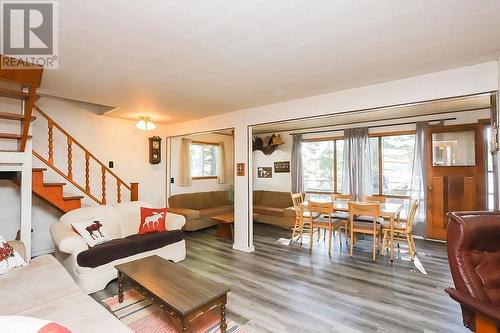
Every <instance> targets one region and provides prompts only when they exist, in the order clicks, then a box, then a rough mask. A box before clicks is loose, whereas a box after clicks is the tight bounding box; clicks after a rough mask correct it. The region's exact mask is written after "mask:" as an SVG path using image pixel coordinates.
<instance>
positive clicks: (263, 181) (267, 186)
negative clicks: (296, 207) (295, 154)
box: [252, 132, 292, 192]
mask: <svg viewBox="0 0 500 333" xmlns="http://www.w3.org/2000/svg"><path fill="white" fill-rule="evenodd" d="M275 134H279V135H280V136H281V139H282V140H283V142H284V144H282V145H280V146H278V149H277V150H275V151H274V152H273V153H272V154H271V155H265V154H264V153H263V152H262V151H260V150H256V151H254V152H253V153H252V158H253V168H252V172H253V190H254V191H257V190H265V191H280V192H290V191H291V189H292V178H291V176H290V173H289V172H287V173H276V172H274V162H283V161H288V162H291V160H292V136H291V135H289V132H276V133H275ZM268 135H270V134H264V135H257V136H258V137H260V138H262V139H264V138H265V137H266V136H268ZM258 167H271V168H272V169H273V177H272V178H258V177H257V168H258Z"/></svg>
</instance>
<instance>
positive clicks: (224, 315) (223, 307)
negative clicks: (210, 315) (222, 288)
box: [220, 304, 227, 333]
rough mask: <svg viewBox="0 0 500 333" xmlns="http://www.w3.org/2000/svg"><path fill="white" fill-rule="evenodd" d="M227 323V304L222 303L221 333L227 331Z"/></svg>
mask: <svg viewBox="0 0 500 333" xmlns="http://www.w3.org/2000/svg"><path fill="white" fill-rule="evenodd" d="M226 330H227V323H226V304H222V305H221V307H220V331H221V333H226Z"/></svg>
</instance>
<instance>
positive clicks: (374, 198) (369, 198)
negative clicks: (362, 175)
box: [359, 195, 385, 203]
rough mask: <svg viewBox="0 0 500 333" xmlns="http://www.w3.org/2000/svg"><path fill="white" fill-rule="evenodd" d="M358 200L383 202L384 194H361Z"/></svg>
mask: <svg viewBox="0 0 500 333" xmlns="http://www.w3.org/2000/svg"><path fill="white" fill-rule="evenodd" d="M359 201H362V202H380V203H384V202H385V195H361V196H360V197H359Z"/></svg>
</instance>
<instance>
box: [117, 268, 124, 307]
mask: <svg viewBox="0 0 500 333" xmlns="http://www.w3.org/2000/svg"><path fill="white" fill-rule="evenodd" d="M118 302H119V303H122V302H123V273H122V272H118Z"/></svg>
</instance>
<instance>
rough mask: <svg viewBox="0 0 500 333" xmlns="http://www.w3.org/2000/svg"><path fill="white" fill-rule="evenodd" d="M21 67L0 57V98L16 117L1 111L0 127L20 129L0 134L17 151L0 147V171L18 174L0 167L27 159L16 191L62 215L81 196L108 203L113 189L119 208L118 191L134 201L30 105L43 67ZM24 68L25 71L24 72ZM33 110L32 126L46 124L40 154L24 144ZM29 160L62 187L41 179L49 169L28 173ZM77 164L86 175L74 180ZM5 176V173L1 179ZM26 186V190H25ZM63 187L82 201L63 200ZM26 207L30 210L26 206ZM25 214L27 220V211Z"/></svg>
mask: <svg viewBox="0 0 500 333" xmlns="http://www.w3.org/2000/svg"><path fill="white" fill-rule="evenodd" d="M4 58H8V59H9V63H13V62H14V63H15V62H16V61H17V64H18V66H19V68H18V69H5V68H2V67H1V64H3V63H4V61H3V60H4ZM25 65H26V64H25V63H23V62H22V61H21V60H15V59H13V58H9V57H6V56H4V55H1V54H0V81H1V83H2V85H0V97H1V98H8V99H14V100H17V101H20V113H15V112H4V111H5V110H0V121H2V123H4V122H7V123H10V124H12V123H13V122H14V123H13V124H15V123H16V122H18V123H19V124H20V128H19V130H17V131H15V133H12V132H13V131H12V132H9V133H4V132H2V131H0V141H1V142H5V140H7V142H8V143H10V142H11V141H13V140H16V141H17V147H16V148H17V149H10V150H8V149H7V150H2V149H3V148H0V172H11V171H13V172H19V171H18V168H14V169H13V170H10V169H8V168H7V167H5V166H6V165H10V164H12V163H11V161H12V160H13V159H14V158H19V160H20V161H21V160H22V159H23V158H24V160H26V157H27V156H26V155H27V154H29V166H28V167H27V168H25V169H24V170H27V172H24V171H23V172H24V173H23V174H24V175H26V174H29V170H30V169H32V170H31V174H30V177H28V178H26V177H22V176H21V175H20V174H19V175H18V177H17V180H14V181H15V182H16V183H18V184H19V185H21V187H25V188H27V189H29V190H30V192H29V193H33V194H35V195H36V196H37V197H39V198H41V199H43V200H45V201H46V202H48V203H49V204H50V205H52V206H53V207H55V208H57V209H59V210H60V211H62V212H69V211H71V210H73V209H76V208H80V207H81V206H82V199H84V197H87V198H90V199H91V200H93V201H95V202H96V203H97V204H99V205H104V204H106V203H107V202H108V201H111V200H110V199H111V198H109V197H110V194H111V193H112V192H113V191H114V190H116V192H115V193H116V196H113V197H112V199H113V200H116V202H118V203H119V202H121V201H122V200H123V199H125V200H126V198H125V193H123V192H127V191H128V192H129V197H128V199H129V200H130V201H137V200H138V197H139V194H138V193H139V185H138V183H130V184H127V183H126V182H124V181H123V180H122V179H121V178H119V177H118V176H117V175H116V174H115V173H113V172H112V171H111V170H110V169H109V168H108V167H107V166H106V165H105V164H104V163H103V162H101V161H100V160H99V159H97V158H96V157H95V156H94V154H92V153H91V152H90V151H89V150H88V149H87V148H85V147H84V146H83V145H82V144H81V143H80V142H79V141H77V140H76V139H75V138H74V137H73V136H71V135H70V134H69V133H68V132H67V131H66V130H65V129H64V128H62V127H61V126H60V125H59V124H57V123H56V122H55V120H54V119H52V118H51V117H50V116H49V115H47V114H46V113H45V112H44V111H42V110H41V109H40V108H39V107H38V106H36V105H35V103H36V102H37V101H38V99H39V98H40V96H38V95H37V94H36V89H37V88H38V87H39V86H40V82H41V78H42V72H43V68H42V67H39V66H34V65H33V64H30V66H25ZM26 67H28V68H29V70H26V69H25V68H26ZM9 105H10V104H9ZM8 111H11V110H8ZM35 111H36V112H37V113H38V114H39V115H41V117H40V119H39V120H37V121H40V122H41V121H45V122H46V124H47V132H48V142H47V145H46V147H47V151H43V152H42V151H38V152H37V151H35V150H32V149H31V141H29V140H30V139H31V138H32V136H31V135H29V132H30V123H31V122H32V121H34V120H35V119H36V117H35V116H34V115H33V113H34V112H35ZM5 128H8V129H12V128H15V126H12V125H9V126H6V127H5ZM55 131H58V132H59V133H58V135H54V132H55ZM61 134H62V135H61ZM60 137H62V138H63V141H62V142H56V141H57V140H56V138H60ZM35 139H36V138H35ZM2 140H3V141H2ZM63 145H66V147H67V154H66V156H64V157H63V160H65V161H66V162H67V164H66V167H65V168H64V169H61V160H59V161H57V162H59V163H58V164H57V165H56V159H55V156H54V154H55V153H56V152H55V149H54V146H63ZM8 147H9V148H13V147H14V145H13V144H8ZM77 153H83V154H77ZM32 156H33V157H36V158H37V159H38V160H40V161H41V162H43V163H44V164H45V165H46V166H47V167H48V168H49V169H50V172H51V173H55V174H57V175H58V176H59V177H62V178H63V179H64V180H65V182H47V181H46V180H45V176H46V175H45V172H46V171H48V169H47V168H32V167H31V162H32V161H31V159H32ZM77 156H78V157H79V158H80V159H82V156H83V159H82V160H80V161H78V162H80V163H79V164H76V163H74V162H75V160H76V159H77V158H78V157H77ZM57 157H59V156H57ZM2 163H3V164H2ZM76 165H78V166H83V167H84V168H85V170H84V171H82V172H83V173H84V174H85V177H84V179H77V177H75V176H74V170H73V168H74V167H76ZM96 166H97V168H96ZM96 171H97V172H96ZM7 176H8V175H7V174H6V177H7ZM0 178H1V177H0ZM96 178H97V179H96ZM5 179H7V178H5ZM20 179H26V180H27V181H24V184H21V183H22V182H21V181H20ZM108 179H112V180H113V181H112V184H111V185H110V184H109V183H108ZM96 180H97V181H98V182H99V183H100V184H99V185H100V186H95V184H96V183H95V182H92V181H96ZM28 184H29V185H30V186H29V187H26V186H27V185H28ZM91 184H93V185H92V187H93V188H91ZM67 185H71V188H72V189H73V190H74V189H75V188H76V190H77V191H79V192H80V194H83V195H84V196H82V195H76V196H74V195H71V196H68V195H65V194H64V189H65V186H67ZM30 198H31V194H30ZM29 205H30V206H31V201H30V202H29ZM29 215H31V212H30V214H29ZM26 226H27V223H26ZM27 236H28V233H27V232H25V238H26V237H27Z"/></svg>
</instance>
